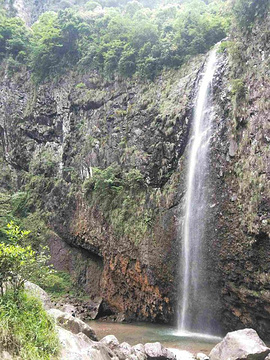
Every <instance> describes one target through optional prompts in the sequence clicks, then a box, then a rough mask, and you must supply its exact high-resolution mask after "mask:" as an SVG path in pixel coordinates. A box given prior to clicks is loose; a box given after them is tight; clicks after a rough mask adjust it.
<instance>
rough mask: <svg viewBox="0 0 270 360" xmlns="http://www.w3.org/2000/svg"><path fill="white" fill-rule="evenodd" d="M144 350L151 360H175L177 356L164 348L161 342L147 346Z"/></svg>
mask: <svg viewBox="0 0 270 360" xmlns="http://www.w3.org/2000/svg"><path fill="white" fill-rule="evenodd" d="M144 350H145V353H146V355H147V358H148V359H149V360H156V359H160V360H165V359H172V360H173V359H175V355H174V354H173V353H172V352H171V351H170V350H168V349H166V348H164V346H163V345H161V344H160V343H159V342H155V343H147V344H145V345H144Z"/></svg>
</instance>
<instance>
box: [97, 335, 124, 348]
mask: <svg viewBox="0 0 270 360" xmlns="http://www.w3.org/2000/svg"><path fill="white" fill-rule="evenodd" d="M100 342H101V343H102V344H104V345H106V346H108V347H109V348H110V349H115V348H117V347H118V346H119V345H120V344H119V341H118V340H117V338H116V337H115V336H114V335H107V336H105V337H104V338H102V339H101V340H100Z"/></svg>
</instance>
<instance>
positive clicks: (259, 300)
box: [209, 17, 270, 338]
mask: <svg viewBox="0 0 270 360" xmlns="http://www.w3.org/2000/svg"><path fill="white" fill-rule="evenodd" d="M231 41H232V42H231V43H229V44H228V45H229V61H228V64H227V65H226V67H225V69H226V70H225V73H224V76H223V81H222V83H220V86H219V87H217V90H216V101H217V119H219V121H218V122H216V124H218V128H217V133H216V135H215V136H214V142H213V145H212V162H211V166H212V184H213V183H214V184H215V191H214V193H213V196H212V197H213V213H212V217H210V219H212V220H210V223H209V228H212V231H211V232H210V234H211V235H210V238H211V239H213V250H214V251H215V256H216V259H217V264H218V267H219V270H220V280H219V286H218V287H219V288H220V289H221V294H222V295H221V298H222V304H223V305H222V308H223V310H222V314H223V315H222V323H223V324H224V325H225V327H226V328H227V329H231V330H232V329H237V328H243V327H255V328H256V329H257V331H258V332H259V333H260V334H261V335H262V336H265V337H268V338H269V301H270V298H269V279H268V273H269V231H270V228H269V210H270V199H269V194H270V188H269V139H270V137H269V110H270V107H269V91H270V88H269V50H270V49H269V17H268V18H266V19H265V21H264V22H263V23H261V24H260V25H256V26H254V28H253V30H252V31H251V32H249V33H245V34H237V32H236V33H235V36H234V37H233V38H231ZM214 209H216V210H214Z"/></svg>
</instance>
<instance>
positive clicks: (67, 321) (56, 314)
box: [47, 309, 97, 341]
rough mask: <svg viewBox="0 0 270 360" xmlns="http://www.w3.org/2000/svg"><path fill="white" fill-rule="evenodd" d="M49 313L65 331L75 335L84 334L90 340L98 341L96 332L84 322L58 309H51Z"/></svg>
mask: <svg viewBox="0 0 270 360" xmlns="http://www.w3.org/2000/svg"><path fill="white" fill-rule="evenodd" d="M47 312H48V314H49V315H51V316H52V317H53V318H54V319H55V320H56V322H57V324H58V325H60V326H61V327H63V328H64V329H66V330H69V331H71V332H72V333H73V334H79V333H83V334H85V335H86V336H87V337H89V339H92V340H94V341H97V336H96V333H95V331H94V330H93V329H92V328H91V327H90V326H89V325H87V324H86V323H84V322H83V321H82V320H80V319H78V318H76V317H74V316H72V315H70V314H68V313H65V312H63V311H61V310H58V309H50V310H48V311H47Z"/></svg>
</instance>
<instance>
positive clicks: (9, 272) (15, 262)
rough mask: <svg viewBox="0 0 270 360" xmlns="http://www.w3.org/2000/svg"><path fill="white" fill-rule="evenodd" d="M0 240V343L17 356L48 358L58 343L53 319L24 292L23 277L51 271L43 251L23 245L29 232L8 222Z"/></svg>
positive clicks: (39, 277)
mask: <svg viewBox="0 0 270 360" xmlns="http://www.w3.org/2000/svg"><path fill="white" fill-rule="evenodd" d="M2 232H4V233H5V235H6V237H4V238H3V240H2V242H1V243H0V347H1V350H6V351H8V352H9V353H11V354H12V355H14V356H19V357H20V358H21V359H25V360H28V359H33V360H34V359H44V360H49V359H52V358H53V356H55V355H57V352H58V348H59V344H58V337H57V333H56V331H55V329H54V323H53V321H52V319H50V318H49V316H48V315H47V313H46V311H45V310H44V309H43V307H42V304H41V303H40V302H39V301H38V300H37V299H36V298H34V297H32V296H30V295H27V294H25V293H24V283H25V281H26V280H34V281H38V280H39V281H42V280H43V281H44V279H47V278H48V276H50V274H51V268H50V266H47V260H48V257H47V256H46V254H45V252H39V253H37V252H35V251H33V250H32V247H31V246H30V245H27V237H28V236H29V234H30V232H29V231H25V230H21V229H20V228H19V226H17V225H15V224H14V222H10V223H9V224H8V225H7V227H6V229H5V230H3V229H2Z"/></svg>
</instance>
